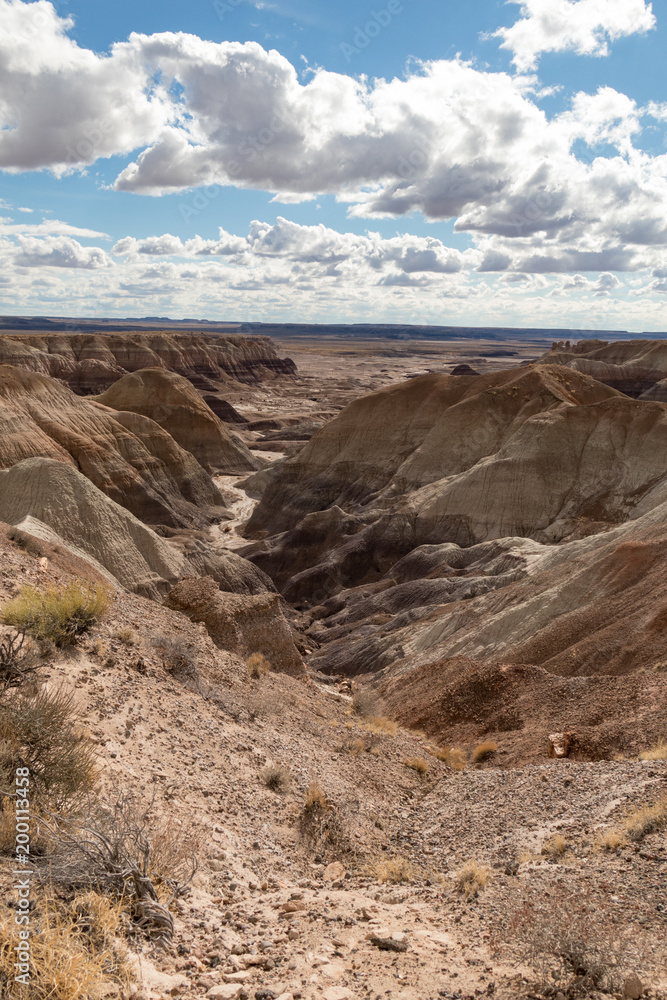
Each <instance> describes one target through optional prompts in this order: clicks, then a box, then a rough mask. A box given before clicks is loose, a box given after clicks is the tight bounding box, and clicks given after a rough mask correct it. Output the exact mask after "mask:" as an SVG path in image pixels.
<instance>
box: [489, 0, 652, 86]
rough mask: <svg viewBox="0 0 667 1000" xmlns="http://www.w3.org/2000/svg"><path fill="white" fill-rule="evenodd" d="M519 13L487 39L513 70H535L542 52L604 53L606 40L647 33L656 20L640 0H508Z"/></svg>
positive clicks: (607, 41)
mask: <svg viewBox="0 0 667 1000" xmlns="http://www.w3.org/2000/svg"><path fill="white" fill-rule="evenodd" d="M509 2H511V3H516V4H518V5H519V6H520V7H521V14H522V15H523V16H522V17H521V19H520V20H519V21H517V22H516V23H515V24H513V25H511V27H509V28H500V29H499V30H498V31H496V32H494V33H493V36H492V37H495V38H501V39H502V43H501V46H500V47H501V48H503V49H509V50H510V51H511V52H512V53H513V54H514V55H513V62H514V64H515V66H516V68H517V69H518V70H519V72H522V73H523V72H527V71H529V70H533V69H535V67H536V66H537V63H538V59H539V57H540V55H541V54H542V53H543V52H566V51H570V52H576V53H577V54H578V55H582V56H606V55H608V53H609V42H613V41H615V40H616V39H617V38H623V37H625V36H627V35H634V34H638V33H643V32H646V31H650V30H651V29H652V28H654V27H655V24H656V19H655V15H654V14H653V7H652V4H650V3H649V4H647V3H645V0H509Z"/></svg>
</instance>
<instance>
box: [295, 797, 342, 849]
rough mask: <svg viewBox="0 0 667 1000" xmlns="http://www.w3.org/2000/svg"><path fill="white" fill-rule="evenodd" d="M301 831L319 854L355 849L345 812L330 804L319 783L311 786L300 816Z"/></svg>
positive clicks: (339, 807) (303, 836)
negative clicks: (328, 851)
mask: <svg viewBox="0 0 667 1000" xmlns="http://www.w3.org/2000/svg"><path fill="white" fill-rule="evenodd" d="M299 832H300V834H301V836H302V838H303V839H304V840H305V841H306V842H307V843H308V844H309V845H310V846H311V847H312V848H314V849H316V850H319V851H322V850H326V849H327V848H330V849H332V850H334V851H336V852H337V853H348V852H349V851H350V850H351V849H352V847H351V837H350V831H349V821H348V817H347V815H346V811H345V809H344V808H343V807H341V806H339V805H335V804H334V803H333V802H330V801H329V799H328V798H327V796H326V794H325V792H324V791H323V789H322V787H321V786H320V785H319V784H318V782H316V781H312V782H311V783H310V785H309V786H308V791H307V792H306V796H305V799H304V803H303V808H302V810H301V815H300V817H299Z"/></svg>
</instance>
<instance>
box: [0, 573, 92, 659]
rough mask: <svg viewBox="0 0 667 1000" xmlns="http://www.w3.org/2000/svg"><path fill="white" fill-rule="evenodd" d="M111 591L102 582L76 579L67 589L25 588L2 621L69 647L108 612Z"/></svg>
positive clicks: (7, 606)
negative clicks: (95, 582)
mask: <svg viewBox="0 0 667 1000" xmlns="http://www.w3.org/2000/svg"><path fill="white" fill-rule="evenodd" d="M110 605H111V593H110V591H109V590H108V589H107V588H106V587H103V586H102V585H101V584H91V583H85V582H84V581H82V580H75V581H74V582H73V583H70V584H69V585H68V586H67V587H65V588H64V589H63V590H59V589H58V588H57V587H49V588H47V589H46V590H37V588H36V587H24V588H23V589H22V590H21V592H20V594H19V595H18V596H17V597H15V598H13V599H12V600H11V601H8V602H7V604H5V605H4V607H3V608H2V610H1V611H0V621H1V622H2V623H3V624H4V625H9V626H11V627H12V628H15V629H17V630H18V631H21V632H25V633H26V634H27V635H30V636H32V637H33V638H34V639H41V640H48V641H50V642H52V643H53V644H54V645H55V646H60V647H62V646H69V645H71V644H72V643H74V642H76V640H77V639H78V637H79V636H81V635H83V634H84V633H85V632H88V631H89V630H90V629H91V628H92V627H93V625H96V624H97V623H98V622H99V621H101V619H102V618H104V616H105V615H106V613H107V612H108V610H109V607H110Z"/></svg>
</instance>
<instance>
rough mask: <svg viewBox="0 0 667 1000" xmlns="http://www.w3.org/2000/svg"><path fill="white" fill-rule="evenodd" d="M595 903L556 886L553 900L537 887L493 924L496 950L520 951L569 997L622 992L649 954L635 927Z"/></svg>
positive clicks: (518, 953)
mask: <svg viewBox="0 0 667 1000" xmlns="http://www.w3.org/2000/svg"><path fill="white" fill-rule="evenodd" d="M592 903H593V901H592V898H591V897H590V896H588V897H587V896H586V895H582V894H581V893H576V894H571V893H568V892H567V890H565V889H564V888H558V887H556V888H553V889H552V891H551V894H550V897H549V899H548V900H545V899H544V895H543V893H540V892H537V893H532V894H530V895H528V896H526V897H525V898H524V900H523V901H522V903H521V904H520V905H519V906H518V907H517V908H516V909H515V910H514V911H512V912H509V913H503V914H502V915H501V916H500V918H499V919H498V923H497V924H496V926H495V927H494V926H492V927H491V932H492V937H491V947H492V952H494V953H499V952H505V953H509V954H511V956H512V960H515V959H516V958H517V957H518V958H519V960H520V961H521V962H524V963H526V964H527V965H530V966H531V967H532V968H533V969H534V971H535V972H536V974H537V975H538V976H539V979H540V981H541V982H549V981H551V987H552V990H558V991H560V992H562V993H564V994H566V995H567V996H568V997H587V996H591V994H592V993H593V991H594V990H599V991H602V992H604V993H610V994H611V993H617V994H621V993H622V991H623V982H624V979H625V977H626V976H627V974H628V972H630V971H631V970H632V969H634V968H637V965H638V964H641V965H644V963H645V962H646V955H645V954H642V946H641V942H639V941H638V935H637V931H636V929H630V928H628V929H627V930H624V929H622V928H620V927H619V926H618V925H616V924H613V923H610V921H609V919H608V917H607V916H606V915H604V916H598V915H597V914H598V912H599V911H598V907H597V906H596V905H592ZM508 957H509V956H508ZM540 992H541V991H540Z"/></svg>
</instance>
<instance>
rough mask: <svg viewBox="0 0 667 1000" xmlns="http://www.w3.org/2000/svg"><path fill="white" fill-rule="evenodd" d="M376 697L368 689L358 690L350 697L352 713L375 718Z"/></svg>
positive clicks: (376, 708)
mask: <svg viewBox="0 0 667 1000" xmlns="http://www.w3.org/2000/svg"><path fill="white" fill-rule="evenodd" d="M377 710H378V696H377V695H376V694H375V692H374V691H371V690H370V688H360V689H359V690H358V691H355V692H354V694H353V695H352V711H353V712H354V713H355V715H361V716H376V715H377Z"/></svg>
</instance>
